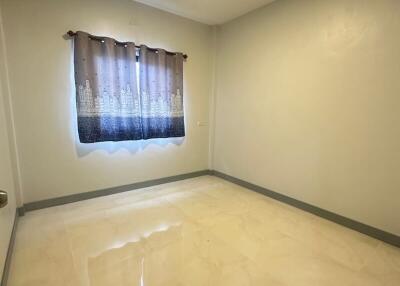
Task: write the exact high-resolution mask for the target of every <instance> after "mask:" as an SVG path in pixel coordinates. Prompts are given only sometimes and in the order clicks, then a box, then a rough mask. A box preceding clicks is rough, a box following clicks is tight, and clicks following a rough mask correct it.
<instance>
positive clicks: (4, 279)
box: [0, 209, 19, 286]
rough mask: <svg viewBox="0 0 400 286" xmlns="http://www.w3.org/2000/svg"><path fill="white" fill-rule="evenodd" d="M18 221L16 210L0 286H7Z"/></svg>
mask: <svg viewBox="0 0 400 286" xmlns="http://www.w3.org/2000/svg"><path fill="white" fill-rule="evenodd" d="M18 219H19V211H18V209H17V210H16V211H15V218H14V225H13V229H12V231H11V237H10V242H9V243H8V250H7V255H6V261H5V262H4V268H3V275H2V277H1V282H0V286H6V285H7V280H8V275H9V273H10V267H11V259H12V254H13V249H14V243H15V235H16V233H17V226H18Z"/></svg>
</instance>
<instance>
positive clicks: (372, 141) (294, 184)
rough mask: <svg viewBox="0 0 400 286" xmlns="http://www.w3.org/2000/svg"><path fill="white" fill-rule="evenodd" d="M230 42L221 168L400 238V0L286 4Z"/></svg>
mask: <svg viewBox="0 0 400 286" xmlns="http://www.w3.org/2000/svg"><path fill="white" fill-rule="evenodd" d="M218 41H219V43H218V53H217V61H218V63H217V88H216V90H217V91H216V95H217V98H216V102H217V103H216V126H215V128H216V131H215V134H216V136H215V151H214V154H215V155H214V162H213V165H214V168H215V169H216V170H218V171H221V172H224V173H227V174H229V175H233V176H235V177H238V178H241V179H244V180H247V181H250V182H252V183H255V184H258V185H261V186H264V187H266V188H269V189H272V190H274V191H277V192H280V193H282V194H286V195H288V196H291V197H294V198H297V199H299V200H302V201H305V202H308V203H311V204H314V205H316V206H319V207H322V208H324V209H328V210H330V211H333V212H336V213H339V214H341V215H344V216H347V217H350V218H352V219H355V220H358V221H361V222H364V223H367V224H370V225H372V226H375V227H378V228H381V229H383V230H386V231H389V232H392V233H395V234H397V235H400V223H399V217H400V176H399V174H400V173H399V172H400V129H399V126H400V116H399V111H400V1H397V0H391V1H390V0H380V1H375V0H369V1H355V0H335V1H311V0H310V1H308V0H303V1H297V0H293V1H285V0H279V1H276V2H275V3H273V4H271V5H268V6H266V7H264V8H262V9H259V10H257V11H255V12H252V13H250V14H248V15H245V16H243V17H241V18H239V19H237V20H234V21H232V22H230V23H228V24H225V25H223V26H222V27H220V29H219V33H218Z"/></svg>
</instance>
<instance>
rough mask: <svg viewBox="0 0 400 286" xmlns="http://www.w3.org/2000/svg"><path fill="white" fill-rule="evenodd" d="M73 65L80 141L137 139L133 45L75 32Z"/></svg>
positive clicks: (138, 112)
mask: <svg viewBox="0 0 400 286" xmlns="http://www.w3.org/2000/svg"><path fill="white" fill-rule="evenodd" d="M74 63H75V85H76V93H77V96H76V101H77V109H78V112H77V113H78V132H79V139H80V141H81V142H82V143H92V142H100V141H122V140H138V139H141V138H142V137H143V136H142V128H141V110H140V98H139V96H138V92H137V80H136V48H135V44H134V43H127V44H125V45H121V44H117V43H116V41H115V40H113V39H111V38H102V40H97V39H92V38H91V37H90V35H89V34H87V33H84V32H77V35H76V36H75V40H74Z"/></svg>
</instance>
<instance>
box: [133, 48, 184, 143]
mask: <svg viewBox="0 0 400 286" xmlns="http://www.w3.org/2000/svg"><path fill="white" fill-rule="evenodd" d="M139 62H140V65H139V78H140V80H139V82H140V83H139V87H140V92H139V93H140V99H141V109H142V118H141V119H142V132H143V139H149V138H165V137H183V136H185V123H184V112H183V97H182V95H183V55H182V54H181V53H176V54H171V53H167V52H166V51H165V50H162V49H158V50H153V49H149V48H147V47H146V46H144V45H142V46H140V53H139Z"/></svg>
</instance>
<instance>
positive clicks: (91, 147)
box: [69, 41, 186, 157]
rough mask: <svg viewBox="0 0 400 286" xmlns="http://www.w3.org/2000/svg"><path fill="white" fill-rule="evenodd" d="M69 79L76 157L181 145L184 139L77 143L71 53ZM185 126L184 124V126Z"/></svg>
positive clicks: (72, 131) (72, 136) (72, 130)
mask: <svg viewBox="0 0 400 286" xmlns="http://www.w3.org/2000/svg"><path fill="white" fill-rule="evenodd" d="M70 48H71V51H73V44H72V41H71V47H70ZM70 67H71V68H70V79H69V82H70V84H71V87H73V88H71V93H70V96H69V98H70V104H69V105H70V110H71V113H70V114H71V119H72V120H71V124H70V134H71V138H73V140H74V143H75V149H76V153H77V155H78V157H84V156H86V155H88V154H90V153H92V152H95V151H99V150H101V151H106V152H107V153H108V154H113V153H116V152H118V151H120V150H127V151H129V153H131V154H135V153H137V152H139V151H140V150H144V149H145V148H146V147H147V146H150V145H157V146H161V147H166V146H168V145H176V146H178V145H182V144H183V142H184V140H185V138H184V137H181V138H159V139H149V140H137V141H120V142H97V143H91V144H86V143H85V144H84V143H81V142H80V141H79V133H78V121H77V109H76V94H75V78H74V58H73V52H72V53H71V58H70ZM185 125H186V124H185Z"/></svg>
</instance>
